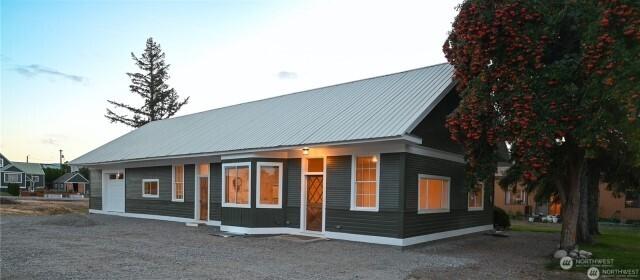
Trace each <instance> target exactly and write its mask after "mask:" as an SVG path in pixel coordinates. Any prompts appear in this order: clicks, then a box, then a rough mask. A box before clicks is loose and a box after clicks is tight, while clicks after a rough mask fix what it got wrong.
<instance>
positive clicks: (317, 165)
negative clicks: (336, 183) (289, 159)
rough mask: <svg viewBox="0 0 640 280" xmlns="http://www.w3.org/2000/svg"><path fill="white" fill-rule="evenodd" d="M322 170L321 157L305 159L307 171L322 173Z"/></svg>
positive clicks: (322, 162) (322, 160)
mask: <svg viewBox="0 0 640 280" xmlns="http://www.w3.org/2000/svg"><path fill="white" fill-rule="evenodd" d="M322 172H324V159H323V158H309V159H307V173H322Z"/></svg>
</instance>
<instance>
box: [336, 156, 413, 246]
mask: <svg viewBox="0 0 640 280" xmlns="http://www.w3.org/2000/svg"><path fill="white" fill-rule="evenodd" d="M403 161H404V155H403V154H382V155H380V197H379V199H380V202H379V203H380V211H379V212H371V211H351V210H349V209H350V207H351V169H352V163H351V156H336V157H327V164H326V165H327V170H326V171H327V172H326V173H327V178H326V180H327V182H326V189H327V193H326V196H327V197H326V202H327V205H326V215H327V217H326V228H325V230H327V231H333V232H344V233H352V234H365V235H376V236H386V237H399V236H400V229H401V227H402V214H401V212H400V210H399V209H400V208H399V205H400V185H401V180H402V176H401V175H400V174H402V172H401V167H402V165H403Z"/></svg>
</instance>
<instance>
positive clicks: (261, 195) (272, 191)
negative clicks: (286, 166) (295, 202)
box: [256, 162, 282, 208]
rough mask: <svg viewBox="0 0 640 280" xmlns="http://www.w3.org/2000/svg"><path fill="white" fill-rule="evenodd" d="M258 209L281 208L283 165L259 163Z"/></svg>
mask: <svg viewBox="0 0 640 280" xmlns="http://www.w3.org/2000/svg"><path fill="white" fill-rule="evenodd" d="M256 186H258V188H257V190H256V191H257V195H256V197H258V204H257V205H256V206H257V207H258V208H281V207H282V201H281V199H280V197H282V163H279V162H258V181H257V184H256Z"/></svg>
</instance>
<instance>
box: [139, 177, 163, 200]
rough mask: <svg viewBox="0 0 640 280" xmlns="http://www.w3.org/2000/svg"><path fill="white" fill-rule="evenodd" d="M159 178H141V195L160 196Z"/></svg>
mask: <svg viewBox="0 0 640 280" xmlns="http://www.w3.org/2000/svg"><path fill="white" fill-rule="evenodd" d="M159 189H160V180H158V179H142V197H154V198H157V197H160V190H159Z"/></svg>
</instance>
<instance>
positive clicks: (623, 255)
mask: <svg viewBox="0 0 640 280" xmlns="http://www.w3.org/2000/svg"><path fill="white" fill-rule="evenodd" d="M560 229H561V225H560V224H541V223H519V222H516V223H514V224H513V225H512V226H511V230H513V231H528V232H544V233H560ZM600 232H601V235H598V236H595V241H596V242H595V243H594V244H580V245H578V247H579V248H580V249H581V250H586V251H589V252H591V253H593V257H592V258H594V259H613V267H612V268H619V269H638V268H640V227H634V226H603V225H600ZM547 268H550V269H560V266H559V264H558V262H557V261H556V260H553V261H551V262H550V263H549V264H548V265H547ZM586 269H587V268H578V269H577V270H578V271H586Z"/></svg>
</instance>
